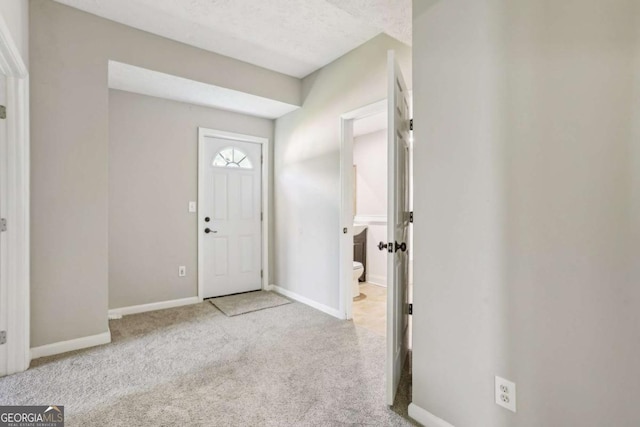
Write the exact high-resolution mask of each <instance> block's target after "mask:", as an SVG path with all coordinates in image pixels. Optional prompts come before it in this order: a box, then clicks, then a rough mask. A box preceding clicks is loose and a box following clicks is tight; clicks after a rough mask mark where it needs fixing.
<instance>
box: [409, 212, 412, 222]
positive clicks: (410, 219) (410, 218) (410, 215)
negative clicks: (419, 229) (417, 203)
mask: <svg viewBox="0 0 640 427" xmlns="http://www.w3.org/2000/svg"><path fill="white" fill-rule="evenodd" d="M409 222H410V223H411V224H413V211H412V212H409Z"/></svg>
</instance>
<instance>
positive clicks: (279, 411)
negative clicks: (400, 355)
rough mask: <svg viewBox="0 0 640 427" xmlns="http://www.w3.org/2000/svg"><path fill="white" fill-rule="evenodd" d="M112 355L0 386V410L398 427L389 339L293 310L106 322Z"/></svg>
mask: <svg viewBox="0 0 640 427" xmlns="http://www.w3.org/2000/svg"><path fill="white" fill-rule="evenodd" d="M110 328H111V334H112V340H113V342H112V343H111V344H109V345H105V346H100V347H95V348H92V349H87V350H82V351H77V352H73V353H67V354H64V355H59V356H53V357H49V358H42V359H38V360H35V361H33V362H32V365H31V366H32V367H31V368H30V369H29V370H28V371H27V372H23V373H20V374H15V375H11V376H9V377H5V378H0V404H1V405H17V404H32V405H36V404H37V405H48V404H59V405H60V404H62V405H65V414H66V425H67V426H87V427H89V426H173V425H189V426H341V425H369V426H403V425H412V422H411V421H409V420H408V419H407V416H406V411H407V405H408V402H409V396H410V390H409V387H410V379H409V378H405V379H404V380H403V386H402V389H401V390H400V392H399V395H398V398H397V401H396V405H395V406H394V407H393V408H392V409H389V408H388V407H387V406H386V405H385V403H384V347H385V342H384V338H383V337H381V336H379V335H376V334H375V333H373V332H371V331H368V330H366V329H364V328H359V327H356V326H354V324H353V323H352V322H345V321H340V320H337V319H335V318H332V317H330V316H328V315H326V314H324V313H321V312H319V311H317V310H314V309H312V308H310V307H307V306H305V305H302V304H300V303H292V304H287V305H283V306H280V307H275V308H270V309H267V310H261V311H256V312H253V313H248V314H245V315H242V316H235V317H227V316H225V315H224V314H222V313H221V312H220V311H218V310H217V309H216V308H215V307H214V306H213V305H211V304H209V303H207V302H205V303H202V304H197V305H193V306H187V307H180V308H176V309H170V310H162V311H156V312H152V313H144V314H138V315H132V316H125V317H124V318H123V319H121V320H114V321H111V322H110Z"/></svg>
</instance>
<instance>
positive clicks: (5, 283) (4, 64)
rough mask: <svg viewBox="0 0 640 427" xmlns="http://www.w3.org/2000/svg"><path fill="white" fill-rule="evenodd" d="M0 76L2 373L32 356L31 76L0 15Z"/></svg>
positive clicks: (20, 366)
mask: <svg viewBox="0 0 640 427" xmlns="http://www.w3.org/2000/svg"><path fill="white" fill-rule="evenodd" d="M0 73H1V74H3V75H4V76H6V79H7V105H6V107H7V118H6V125H7V126H6V127H7V141H6V142H7V147H6V163H5V162H0V173H2V174H3V177H4V179H6V184H5V186H4V189H6V192H5V191H3V192H0V197H2V198H3V199H2V209H3V212H2V217H3V218H6V219H7V223H8V229H7V231H6V232H5V233H3V234H4V236H3V239H2V240H3V241H4V243H6V244H5V246H4V247H3V249H4V250H3V251H2V254H3V255H2V256H3V265H4V266H6V269H5V274H2V275H0V294H1V295H2V301H6V306H5V307H4V308H5V309H6V331H7V343H6V344H5V346H6V355H7V366H6V371H7V372H6V373H7V374H13V373H16V372H21V371H24V370H26V369H27V368H28V367H29V363H30V362H31V355H30V302H29V301H30V289H29V288H30V277H29V270H30V256H29V250H30V249H29V239H30V237H29V199H30V193H29V173H30V172H29V161H30V160H29V73H28V70H27V67H26V65H25V63H24V61H23V58H22V57H21V55H20V53H19V51H18V48H17V46H16V44H15V42H14V40H13V37H12V36H11V33H10V32H9V28H8V27H7V24H6V22H5V21H4V18H3V17H2V16H1V15H0Z"/></svg>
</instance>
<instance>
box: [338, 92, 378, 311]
mask: <svg viewBox="0 0 640 427" xmlns="http://www.w3.org/2000/svg"><path fill="white" fill-rule="evenodd" d="M386 110H387V99H386V98H385V99H382V100H380V101H377V102H374V103H373V104H369V105H365V106H364V107H361V108H357V109H355V110H352V111H349V112H347V113H344V114H342V115H341V116H340V224H341V225H340V230H339V233H340V236H339V239H340V240H339V241H340V250H339V257H340V258H339V260H340V261H339V263H340V269H339V271H340V304H339V312H340V313H341V317H342V318H343V319H346V320H349V319H351V318H352V317H353V297H352V293H351V292H352V290H351V285H352V284H351V282H352V280H353V262H349V260H350V259H351V260H352V259H353V179H354V176H353V142H354V141H353V140H354V137H353V122H355V121H356V120H358V119H364V118H365V117H369V116H373V115H375V114H380V113H383V112H385V111H386ZM344 230H347V232H346V233H345V232H344Z"/></svg>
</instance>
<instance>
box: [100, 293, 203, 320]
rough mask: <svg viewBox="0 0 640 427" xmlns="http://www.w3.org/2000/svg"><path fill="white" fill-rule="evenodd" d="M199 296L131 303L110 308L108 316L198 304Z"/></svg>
mask: <svg viewBox="0 0 640 427" xmlns="http://www.w3.org/2000/svg"><path fill="white" fill-rule="evenodd" d="M199 302H200V298H198V297H189V298H181V299H174V300H171V301H161V302H152V303H149V304H141V305H132V306H130V307H121V308H112V309H111V310H109V313H108V315H109V317H114V318H115V317H117V316H126V315H128V314H138V313H146V312H147V311H156V310H164V309H166V308H174V307H182V306H183V305H191V304H198V303H199Z"/></svg>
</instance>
